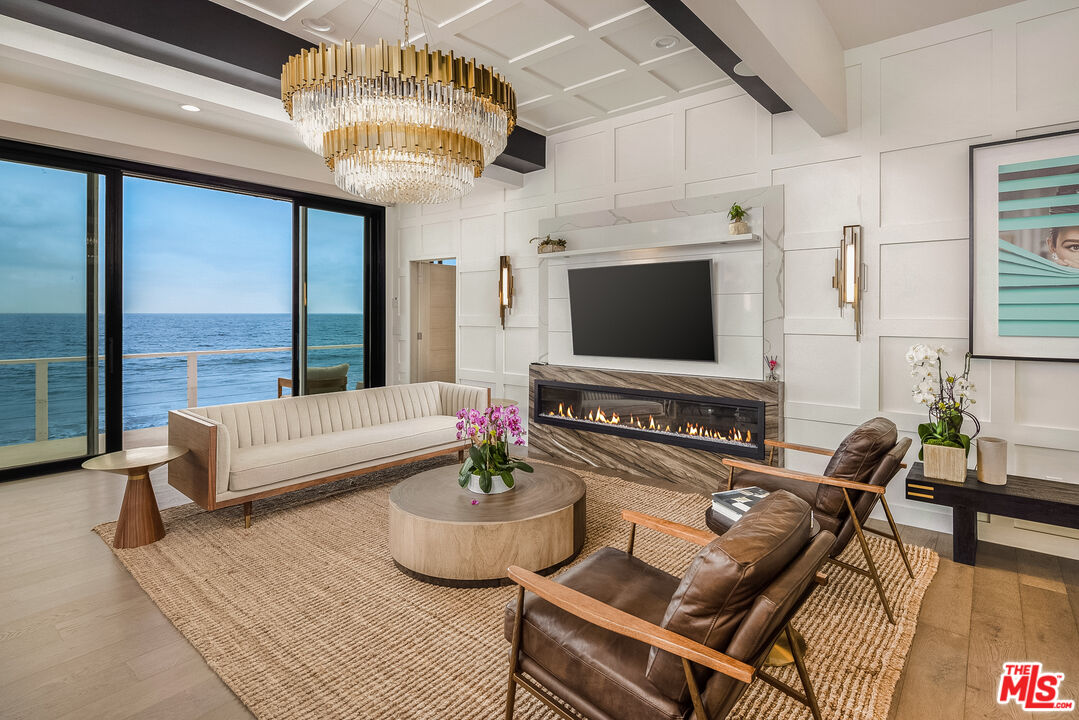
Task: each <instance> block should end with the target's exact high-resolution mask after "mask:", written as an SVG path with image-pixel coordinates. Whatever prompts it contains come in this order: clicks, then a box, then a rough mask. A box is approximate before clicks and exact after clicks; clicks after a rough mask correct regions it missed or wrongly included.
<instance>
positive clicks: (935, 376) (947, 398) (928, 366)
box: [907, 344, 982, 459]
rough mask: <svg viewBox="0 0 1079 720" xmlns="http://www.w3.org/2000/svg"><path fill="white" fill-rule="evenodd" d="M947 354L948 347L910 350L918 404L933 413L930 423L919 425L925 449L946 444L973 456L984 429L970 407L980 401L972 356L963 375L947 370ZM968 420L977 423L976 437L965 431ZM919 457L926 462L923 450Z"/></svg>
mask: <svg viewBox="0 0 1079 720" xmlns="http://www.w3.org/2000/svg"><path fill="white" fill-rule="evenodd" d="M947 354H948V349H947V348H945V347H944V346H938V347H935V348H933V347H929V346H928V345H925V344H918V345H915V346H913V347H911V349H910V350H908V351H907V362H908V363H909V364H910V375H911V377H912V378H914V389H913V391H912V395H913V396H914V401H915V402H917V403H919V404H921V405H925V406H926V408H927V409H928V410H929V422H927V423H922V424H921V425H919V426H918V437H920V438H921V440H922V447H923V448H924V447H925V446H926V445H943V446H944V447H955V448H963V450H964V451H965V452H966V453H968V454H969V453H970V441H971V439H972V438H974V437H977V435H978V433H979V432H981V429H982V426H981V423H979V422H978V418H977V417H975V416H974V413H972V412H971V411H970V406H971V405H973V404H974V403H975V402H976V400H975V399H974V397H973V394H974V391H975V389H976V388H975V387H974V383H972V382H971V381H970V353H967V354H966V356H965V358H964V363H963V372H962V374H956V373H948V372H945V371H944V360H943V357H944V356H945V355H947ZM965 418H970V419H971V420H972V421H973V422H974V434H973V435H964V434H963V432H962V430H963V421H964V419H965ZM918 458H919V459H922V453H921V451H919V453H918Z"/></svg>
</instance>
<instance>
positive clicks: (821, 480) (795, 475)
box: [723, 458, 886, 512]
mask: <svg viewBox="0 0 1079 720" xmlns="http://www.w3.org/2000/svg"><path fill="white" fill-rule="evenodd" d="M723 464H724V465H726V466H727V467H729V468H738V469H742V470H752V471H753V472H758V473H761V474H762V475H774V476H775V477H781V478H789V479H791V480H801V481H803V482H811V483H817V484H818V485H831V486H832V487H837V488H842V489H843V490H844V493H843V494H844V495H846V492H845V491H846V490H857V491H858V492H870V493H876V494H878V495H883V494H884V491H885V489H886V488H883V487H881V486H879V485H867V484H866V483H860V482H853V481H851V480H843V479H842V478H834V477H828V476H827V475H813V474H811V473H804V472H799V471H798V470H788V469H787V468H777V467H772V466H771V465H761V464H760V463H755V462H746V461H745V460H734V459H732V458H723ZM848 502H849V498H848ZM852 512H853V510H852Z"/></svg>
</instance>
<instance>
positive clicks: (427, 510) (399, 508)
mask: <svg viewBox="0 0 1079 720" xmlns="http://www.w3.org/2000/svg"><path fill="white" fill-rule="evenodd" d="M514 479H515V481H516V484H515V487H514V488H513V489H512V490H510V491H508V492H504V493H499V494H497V495H477V494H475V493H471V492H469V491H468V490H465V489H464V488H462V487H461V486H460V485H458V484H457V467H456V466H448V467H442V468H436V469H434V470H428V471H426V472H422V473H420V474H418V475H413V476H412V477H410V478H408V479H407V480H404V481H402V482H401V483H399V484H398V485H397V487H395V488H394V489H393V491H392V492H391V493H390V555H391V556H392V557H393V560H394V562H395V563H396V565H397V567H398V568H399V569H400V570H401V571H402V572H403V573H405V574H406V575H409V576H411V577H414V578H416V579H417V580H423V581H425V582H430V583H434V584H436V585H449V586H452V587H490V586H495V585H506V584H509V582H510V580H509V579H508V578H507V577H506V568H508V567H509V566H510V565H519V566H520V567H523V568H526V569H528V570H532V571H533V572H538V573H544V574H545V573H550V572H554V571H555V570H557V569H558V568H560V567H562V566H563V565H565V564H566V563H568V562H569V561H571V560H572V559H573V558H574V557H576V555H577V553H579V552H580V551H581V546H582V545H584V527H585V484H584V482H582V481H581V479H580V478H578V477H577V476H576V475H574V474H573V473H571V472H569V471H568V470H562V469H559V468H554V467H551V466H549V465H539V464H537V465H536V466H535V472H534V473H525V472H521V471H520V470H518V471H517V472H515V473H514ZM473 500H476V501H478V503H477V504H475V505H473V504H472V501H473Z"/></svg>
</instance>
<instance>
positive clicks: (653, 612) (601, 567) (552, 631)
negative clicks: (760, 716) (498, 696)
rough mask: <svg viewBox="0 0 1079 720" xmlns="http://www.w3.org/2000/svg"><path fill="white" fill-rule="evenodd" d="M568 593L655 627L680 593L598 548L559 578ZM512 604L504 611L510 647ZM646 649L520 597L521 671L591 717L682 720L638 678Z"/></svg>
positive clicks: (627, 559)
mask: <svg viewBox="0 0 1079 720" xmlns="http://www.w3.org/2000/svg"><path fill="white" fill-rule="evenodd" d="M558 582H559V583H560V584H562V585H565V586H566V587H570V588H573V589H574V590H576V591H578V592H581V593H584V594H585V595H588V596H590V597H593V598H595V599H597V600H599V601H601V602H604V603H607V604H608V605H612V606H614V607H616V608H618V609H619V610H624V611H625V612H628V613H630V614H631V615H634V616H636V617H639V618H643V619H644V620H647V621H649V622H652V623H658V622H659V621H660V619H661V618H662V617H663V611H664V610H665V609H666V607H667V603H668V602H669V601H670V598H671V594H672V593H673V592H674V591H675V588H677V587H678V578H676V577H674V576H672V575H668V574H667V573H665V572H663V571H662V570H658V569H656V568H654V567H652V566H650V565H648V564H647V563H645V562H643V561H641V560H638V559H637V558H635V557H633V556H631V555H627V554H626V553H625V552H624V551H622V550H616V549H614V548H609V547H605V548H601V549H599V550H597V551H596V552H595V553H593V554H592V555H590V556H589V557H588V558H587V559H585V560H584V561H583V562H581V563H580V564H578V565H576V566H575V567H573V568H572V569H570V570H569V571H567V572H566V573H564V574H562V575H560V576H559V577H558ZM516 604H517V603H516V601H512V602H510V604H509V605H507V606H506V613H505V633H506V639H507V640H510V641H511V642H512V641H513V622H514V615H515V612H516V609H517V608H516ZM648 649H649V646H648V645H647V644H645V643H642V642H640V641H639V640H633V639H631V638H627V637H625V636H623V635H619V634H617V633H613V632H611V631H610V630H605V629H603V628H601V627H598V626H596V625H593V624H591V623H588V622H586V621H584V620H581V619H580V618H578V617H576V616H574V615H571V614H570V613H567V612H565V611H564V610H561V609H560V608H558V607H555V606H554V605H552V604H551V603H549V602H547V601H546V600H542V599H540V598H539V597H536V596H535V595H533V594H532V593H525V607H524V625H523V627H522V631H521V654H522V669H524V670H525V671H526V672H528V673H529V674H531V675H533V676H535V677H536V679H537V680H539V681H540V682H541V683H542V684H543V685H544V686H545V687H547V688H548V689H549V690H551V691H552V692H554V693H555V694H556V695H558V696H559V697H561V698H562V699H564V700H566V701H567V702H569V703H570V705H572V706H573V707H575V708H577V709H578V710H581V711H583V712H586V713H587V714H588V716H589V717H596V718H617V719H618V720H630V719H631V718H632V719H634V720H640V719H642V718H664V719H665V720H673V719H674V718H681V717H682V712H681V708H680V707H679V706H678V704H677V703H675V702H672V701H671V700H670V699H669V698H667V697H665V696H664V695H663V694H662V693H660V692H659V691H657V690H656V688H655V687H654V686H653V685H652V684H651V683H649V682H648V681H647V680H646V679H645V676H644V668H645V665H646V664H647V662H648Z"/></svg>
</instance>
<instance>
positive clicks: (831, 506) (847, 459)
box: [813, 417, 899, 515]
mask: <svg viewBox="0 0 1079 720" xmlns="http://www.w3.org/2000/svg"><path fill="white" fill-rule="evenodd" d="M898 437H899V435H898V433H897V432H896V429H895V423H893V422H892V421H891V420H888V419H887V418H882V417H878V418H873V419H872V420H869V421H867V422H864V423H862V424H861V425H859V426H858V427H856V428H854V430H853V431H851V433H850V435H847V437H845V438H843V442H841V443H839V447H838V448H837V449H836V451H835V453H834V454H833V455H832V459H831V460H829V461H828V466H827V467H826V468H825V469H824V474H825V475H826V476H828V477H836V478H841V479H843V480H852V481H854V482H866V481H868V480H869V477H870V475H872V474H873V471H874V470H876V469H877V465H879V464H880V461H881V459H882V458H883V457H884V455H885V454H886V453H887V452H888V451H889V450H891V449H892V448H894V447H895V443H896V441H897V440H898ZM845 505H846V503H845V502H844V501H843V490H841V489H840V488H837V487H832V486H830V485H820V486H818V487H817V498H816V500H815V501H814V503H813V506H814V507H815V508H816V509H817V510H818V515H819V514H821V513H826V514H828V515H839V514H841V513H842V512H843V510H844V506H845Z"/></svg>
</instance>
